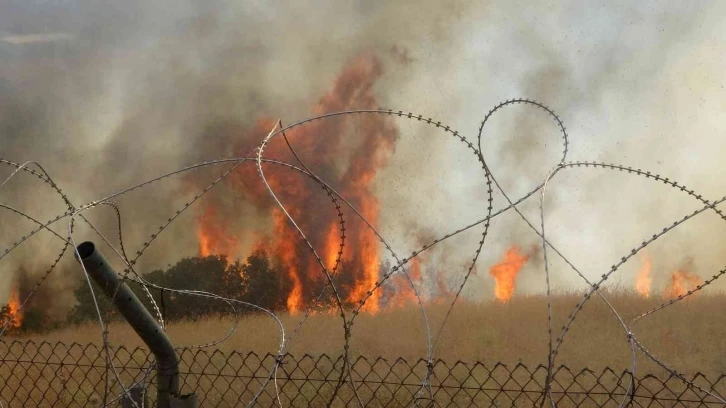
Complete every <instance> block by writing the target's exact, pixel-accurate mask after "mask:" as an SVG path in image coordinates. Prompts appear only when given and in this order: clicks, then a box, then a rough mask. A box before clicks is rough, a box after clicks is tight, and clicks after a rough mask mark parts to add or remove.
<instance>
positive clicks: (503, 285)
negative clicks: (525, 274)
mask: <svg viewBox="0 0 726 408" xmlns="http://www.w3.org/2000/svg"><path fill="white" fill-rule="evenodd" d="M529 257H530V255H528V254H522V253H521V251H520V249H519V247H518V246H516V245H513V246H511V247H509V248H508V249H507V250H506V252H504V258H503V259H502V260H501V261H499V263H497V264H496V265H494V266H492V267H491V268H490V269H489V274H490V275H492V277H494V281H495V286H494V295H495V296H496V297H497V299H498V300H499V301H502V302H507V301H509V299H511V298H512V294H513V293H514V286H515V285H514V281H515V280H516V278H517V274H518V273H519V271H520V270H521V269H522V267H523V266H524V264H526V263H527V261H528V260H529Z"/></svg>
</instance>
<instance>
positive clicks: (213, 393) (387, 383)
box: [0, 340, 726, 407]
mask: <svg viewBox="0 0 726 408" xmlns="http://www.w3.org/2000/svg"><path fill="white" fill-rule="evenodd" d="M109 351H110V356H111V362H112V363H113V366H115V367H116V370H113V369H111V368H107V367H110V365H109V364H108V362H107V353H106V351H105V350H104V347H103V346H99V345H95V344H85V345H83V344H77V343H73V344H65V343H49V342H41V343H37V342H33V341H20V340H14V341H0V401H1V402H2V406H3V407H98V406H101V405H102V404H103V403H104V402H106V403H108V404H109V405H110V406H114V405H116V404H118V402H116V401H117V396H118V395H119V393H120V391H121V388H120V386H119V381H122V382H123V384H125V385H126V386H127V387H128V386H129V385H130V384H132V383H134V382H145V383H151V384H152V385H150V386H149V395H150V398H151V400H152V401H153V400H154V394H155V390H154V387H153V383H154V379H153V372H152V371H150V370H149V367H150V366H151V365H152V363H153V356H152V355H150V354H149V352H148V351H147V350H146V349H143V348H135V349H128V348H126V347H123V346H120V347H115V348H112V349H110V350H109ZM178 352H179V355H180V359H181V380H182V385H181V388H182V391H183V392H191V391H194V392H196V393H197V394H198V396H199V399H200V403H201V406H203V407H244V406H246V405H247V404H248V403H249V401H251V400H252V398H253V397H254V395H255V394H256V393H258V391H260V389H261V388H262V387H264V388H262V391H261V394H260V396H259V398H258V404H257V405H256V406H261V407H275V406H276V401H275V396H276V392H275V383H274V382H273V381H269V382H268V381H267V378H268V377H269V375H270V370H271V369H273V367H274V365H275V361H276V360H275V358H276V357H275V355H272V354H267V355H258V354H256V353H252V352H249V353H242V352H238V351H221V350H206V349H180V350H178ZM351 363H352V365H351V369H352V373H353V378H354V380H355V383H356V387H357V394H358V397H359V398H360V399H361V400H362V401H363V402H364V404H365V406H369V407H406V406H410V405H411V402H412V401H413V400H414V399H415V398H416V395H417V393H418V391H419V390H420V389H421V382H422V379H423V378H424V376H425V374H426V370H427V363H426V360H423V359H420V360H417V361H407V360H404V359H402V358H399V359H396V360H390V359H385V358H380V357H379V358H366V357H363V356H359V357H356V358H354V359H352V361H351ZM342 368H343V358H342V357H331V356H328V355H325V354H323V355H320V356H310V355H303V356H293V355H289V354H288V355H286V356H285V358H284V360H283V363H282V365H281V366H280V368H279V370H278V373H277V381H276V382H277V387H278V389H279V395H280V402H281V403H282V404H283V406H292V407H324V406H328V403H329V401H331V399H332V401H333V403H332V404H331V405H332V406H348V405H357V402H356V399H355V398H356V396H355V393H354V391H353V389H352V387H351V386H350V382H346V383H344V384H342V386H341V387H340V388H339V390H338V392H335V390H336V387H337V386H338V382H339V378H340V374H341V370H342ZM546 371H547V370H546V367H544V366H542V365H540V366H537V367H527V366H525V365H523V364H517V365H505V364H501V363H498V364H495V365H486V364H482V363H479V362H476V363H468V362H462V361H457V362H454V363H451V362H445V361H441V360H436V361H435V362H434V363H433V365H432V367H431V373H432V377H431V387H430V392H429V390H428V389H427V390H426V391H425V392H424V394H423V396H425V397H430V396H431V395H433V400H434V401H435V405H433V404H431V401H430V399H428V400H421V404H420V406H437V407H492V406H496V407H520V406H521V407H531V406H533V405H534V404H535V403H536V401H537V400H538V399H539V398H540V397H541V395H542V392H543V385H544V383H545V379H546V375H547V373H546ZM724 377H725V376H724V375H721V376H720V377H718V378H715V379H714V378H711V379H709V378H706V376H704V375H701V374H697V375H695V376H694V377H693V382H694V383H695V384H697V385H699V386H701V387H703V388H705V389H713V391H714V392H715V393H717V394H719V395H724V393H725V392H726V379H725V378H724ZM631 383H632V384H633V386H634V387H635V388H634V389H635V392H634V394H633V395H632V396H631V397H629V398H628V400H627V403H628V406H633V407H716V406H721V405H722V404H720V403H718V402H717V401H716V400H715V399H714V398H712V397H709V396H706V395H705V394H703V393H701V392H699V391H698V390H695V389H690V388H689V387H688V386H687V385H686V384H685V383H683V382H682V381H680V380H679V379H677V378H675V377H672V376H670V377H663V378H659V377H657V376H654V375H644V376H642V377H640V378H637V379H633V378H632V377H631V375H630V373H629V372H628V371H622V372H617V371H615V370H611V369H609V368H608V369H604V370H602V371H597V372H595V371H591V370H587V369H586V370H580V371H573V370H570V369H569V368H567V367H565V366H561V367H559V368H558V369H557V370H555V374H554V379H553V384H552V390H553V398H554V399H555V402H556V405H557V406H558V407H617V406H618V405H619V404H620V403H621V402H622V401H623V398H624V396H625V394H626V391H627V388H628V385H630V384H631Z"/></svg>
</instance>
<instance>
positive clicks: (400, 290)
mask: <svg viewBox="0 0 726 408" xmlns="http://www.w3.org/2000/svg"><path fill="white" fill-rule="evenodd" d="M407 271H408V276H410V277H411V280H412V281H413V282H414V283H416V282H420V281H421V259H420V256H417V257H415V258H412V259H411V260H410V261H409V262H408V268H407ZM393 285H394V287H395V288H396V293H395V295H394V301H393V302H391V303H389V305H390V306H394V307H403V306H405V305H406V304H409V303H416V302H417V300H416V291H415V290H413V287H411V282H409V280H408V278H406V275H404V274H403V273H400V274H396V275H393Z"/></svg>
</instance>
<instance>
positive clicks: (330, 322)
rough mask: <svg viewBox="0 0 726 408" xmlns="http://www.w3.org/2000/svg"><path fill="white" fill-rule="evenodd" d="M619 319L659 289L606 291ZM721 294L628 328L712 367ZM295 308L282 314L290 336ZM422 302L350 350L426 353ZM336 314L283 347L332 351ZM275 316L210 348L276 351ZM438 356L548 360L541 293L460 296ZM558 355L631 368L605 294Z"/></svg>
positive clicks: (643, 366)
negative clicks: (503, 298) (483, 298)
mask: <svg viewBox="0 0 726 408" xmlns="http://www.w3.org/2000/svg"><path fill="white" fill-rule="evenodd" d="M606 296H607V297H608V300H610V301H611V303H612V304H613V305H614V306H615V307H616V309H618V311H619V312H620V314H621V316H622V317H623V319H624V320H625V321H626V322H629V321H631V320H632V319H633V318H634V317H636V316H637V315H639V314H640V313H642V312H644V311H646V310H648V309H650V308H653V307H655V306H657V305H659V304H660V303H661V302H663V298H662V297H660V296H658V295H653V296H650V297H649V298H644V297H642V296H640V295H638V294H636V293H634V292H626V291H618V292H611V293H608V294H607V295H606ZM580 298H581V295H579V294H571V293H559V294H557V295H555V297H554V301H553V313H554V316H555V317H554V318H553V329H554V334H553V337H555V338H556V337H558V336H559V334H560V330H559V329H560V328H561V327H562V326H563V324H564V323H565V319H566V318H567V316H568V315H569V313H570V312H571V311H572V309H573V308H574V306H575V304H576V302H577V301H578V300H579V299H580ZM725 307H726V296H723V295H708V294H697V295H696V296H694V297H693V298H689V299H686V300H685V301H682V302H679V303H677V304H675V305H673V306H671V307H669V308H666V309H665V310H662V311H660V312H658V313H656V314H654V315H653V316H650V317H647V318H645V319H643V320H642V321H640V322H639V323H636V325H635V326H634V327H633V332H634V334H635V335H636V336H637V338H638V340H639V341H641V343H642V344H643V345H644V346H645V347H647V349H648V350H649V351H650V352H652V353H653V354H654V355H656V356H659V357H661V358H662V360H663V361H665V362H667V363H668V364H670V365H671V366H672V367H675V368H677V369H678V370H679V372H683V373H686V374H689V373H695V372H699V371H700V372H702V373H707V374H709V375H719V374H722V373H724V372H726V357H723V353H721V351H722V350H723V348H724V347H725V346H726V328H724V327H723V325H721V324H720V320H721V319H720V317H719V316H721V314H722V311H723V310H724V308H725ZM446 309H447V303H446V302H445V303H444V304H432V305H429V306H428V307H427V310H428V313H429V319H430V321H431V326H432V328H436V327H438V325H439V324H440V322H441V319H442V318H443V316H444V314H445V312H446ZM299 318H300V316H299V315H297V316H289V315H283V316H282V317H281V319H282V321H283V323H284V325H285V327H286V330H288V334H287V335H288V336H289V335H290V330H292V329H293V328H294V327H295V325H296V323H297V321H298V319H299ZM421 321H422V320H421V314H420V311H419V310H418V309H417V308H415V307H413V306H405V307H401V308H395V309H392V310H384V311H381V312H379V313H377V314H376V315H375V316H373V315H369V314H363V315H361V316H359V318H358V319H357V320H356V323H355V325H354V326H353V329H352V342H351V346H352V350H353V353H354V354H360V355H366V356H383V357H386V358H397V357H404V358H406V359H417V358H419V357H422V356H425V354H426V344H425V340H424V339H425V329H424V326H423V324H422V323H421ZM231 325H232V321H231V320H230V319H229V318H226V317H219V318H207V319H204V320H200V321H196V322H191V321H182V322H175V323H171V324H169V326H168V332H169V334H170V336H171V338H172V340H173V341H174V342H175V343H176V344H177V345H178V346H184V345H193V344H200V343H207V342H210V341H213V340H214V339H215V338H219V337H221V336H223V335H224V334H225V333H226V332H227V331H228V330H229V328H230V327H231ZM341 326H342V321H341V319H340V317H339V316H336V315H334V314H325V313H322V314H316V315H313V316H311V317H310V319H309V321H308V322H306V323H305V325H304V326H303V328H302V329H301V331H300V332H299V333H298V334H297V335H296V338H295V340H294V341H293V343H292V346H291V348H290V350H289V351H290V352H291V353H293V354H295V355H302V354H306V353H307V354H312V355H318V354H322V353H327V354H331V355H338V354H340V352H341V350H342V345H343V342H342V338H343V334H342V329H341ZM110 332H111V336H110V339H111V341H112V342H113V344H115V345H125V346H127V347H129V346H137V345H141V344H140V342H139V341H138V339H137V338H136V336H135V335H134V333H133V332H132V331H131V330H130V329H129V328H128V327H126V326H124V325H121V324H114V325H112V326H111V329H110ZM27 338H28V339H33V340H36V341H43V340H44V341H49V342H54V341H63V342H78V343H91V342H94V343H98V342H100V339H101V334H100V329H99V328H98V325H97V324H95V325H94V324H89V325H85V326H80V327H73V328H68V329H63V330H59V331H55V332H51V333H48V334H44V335H42V336H30V337H27ZM277 342H278V332H277V329H276V325H275V324H274V322H273V321H272V320H271V319H270V318H269V317H265V316H262V315H256V316H248V317H245V318H243V319H242V320H241V321H240V324H239V326H238V329H237V332H236V333H235V334H233V335H232V336H231V337H230V338H229V339H228V340H227V341H225V342H224V343H222V344H220V345H219V346H218V347H219V348H220V349H223V350H232V349H234V350H240V351H256V352H262V353H264V352H274V351H275V349H276V347H277ZM639 355H640V357H639V360H638V371H639V372H640V373H645V372H649V373H654V374H662V373H663V372H664V371H663V369H661V368H659V367H657V366H656V365H655V364H654V363H652V362H650V361H646V360H647V358H646V357H645V356H642V354H639ZM436 356H437V357H438V358H441V359H443V360H446V361H452V362H453V361H455V360H463V361H474V360H478V361H482V362H485V363H493V362H497V361H502V362H504V363H517V362H522V363H524V364H527V365H532V366H534V365H536V364H539V363H544V362H546V356H547V319H546V299H545V298H544V297H542V296H514V297H512V299H511V300H510V301H508V302H506V303H503V302H500V301H489V302H483V303H471V302H468V303H459V304H457V305H456V307H455V309H454V312H453V314H452V316H451V318H450V321H449V323H448V324H447V326H446V330H445V331H444V333H443V334H442V337H441V341H440V344H439V345H438V348H437V352H436ZM556 363H557V364H558V365H559V364H565V365H568V366H569V367H571V368H573V369H579V368H583V367H589V368H592V369H601V368H603V367H605V366H609V367H611V368H613V369H615V370H616V371H617V370H621V369H629V368H630V365H631V358H630V351H629V349H628V343H627V341H626V337H625V334H624V332H623V329H622V328H621V327H620V325H619V323H618V322H617V320H616V319H615V317H614V315H613V314H612V312H611V311H609V310H608V309H607V308H606V306H605V305H604V303H603V302H602V301H601V300H599V299H597V298H594V299H592V300H591V301H590V302H588V304H587V305H586V306H585V308H584V309H583V310H582V312H581V313H580V314H579V315H578V317H577V319H576V321H575V323H574V325H573V326H572V329H571V331H570V332H569V333H568V334H567V337H566V338H565V342H564V345H563V346H562V348H561V350H560V354H559V356H558V359H557V361H556Z"/></svg>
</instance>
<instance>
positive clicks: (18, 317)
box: [8, 290, 23, 329]
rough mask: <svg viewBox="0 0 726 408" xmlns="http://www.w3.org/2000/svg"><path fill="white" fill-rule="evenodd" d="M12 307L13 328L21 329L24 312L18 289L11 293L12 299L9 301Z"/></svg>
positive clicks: (11, 324)
mask: <svg viewBox="0 0 726 408" xmlns="http://www.w3.org/2000/svg"><path fill="white" fill-rule="evenodd" d="M8 307H9V309H10V316H9V317H10V321H11V323H10V326H9V327H11V328H15V329H19V328H20V326H22V325H23V312H22V311H21V310H20V294H19V293H18V291H17V290H13V292H12V293H11V294H10V301H9V302H8Z"/></svg>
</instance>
